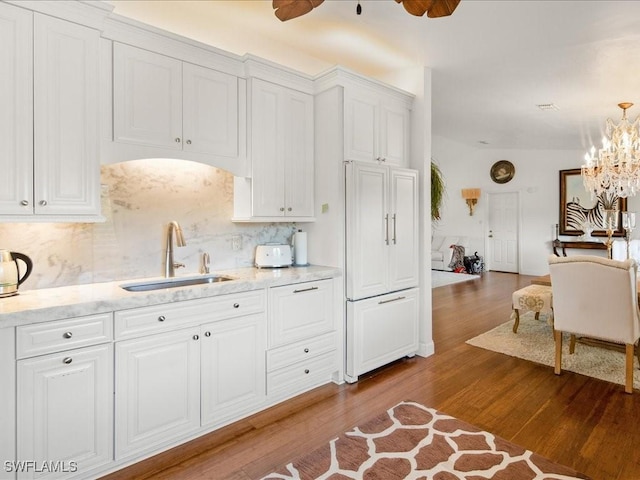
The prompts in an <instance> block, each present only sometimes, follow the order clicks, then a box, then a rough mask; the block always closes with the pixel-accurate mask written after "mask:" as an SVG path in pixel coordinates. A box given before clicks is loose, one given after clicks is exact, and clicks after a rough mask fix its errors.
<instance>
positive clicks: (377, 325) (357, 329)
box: [346, 288, 419, 382]
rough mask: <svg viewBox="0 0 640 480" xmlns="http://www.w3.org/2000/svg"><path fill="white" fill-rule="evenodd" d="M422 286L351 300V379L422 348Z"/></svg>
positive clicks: (349, 346)
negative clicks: (419, 299) (419, 290)
mask: <svg viewBox="0 0 640 480" xmlns="http://www.w3.org/2000/svg"><path fill="white" fill-rule="evenodd" d="M418 308H419V305H418V289H417V288H412V289H409V290H402V291H399V292H394V293H390V294H387V295H380V296H377V297H372V298H367V299H364V300H358V301H356V302H347V365H346V378H347V381H348V382H355V381H357V380H358V375H361V374H363V373H365V372H368V371H370V370H373V369H375V368H378V367H381V366H382V365H385V364H387V363H389V362H392V361H394V360H398V359H399V358H402V357H404V356H407V355H414V354H415V353H416V351H417V350H418V320H419V319H418Z"/></svg>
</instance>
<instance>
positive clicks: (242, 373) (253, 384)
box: [201, 313, 266, 426]
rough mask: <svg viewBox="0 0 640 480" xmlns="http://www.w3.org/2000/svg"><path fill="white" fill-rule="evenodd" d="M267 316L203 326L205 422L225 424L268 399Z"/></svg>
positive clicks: (203, 413) (203, 409)
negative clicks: (266, 378)
mask: <svg viewBox="0 0 640 480" xmlns="http://www.w3.org/2000/svg"><path fill="white" fill-rule="evenodd" d="M265 323H266V320H265V315H264V314H262V313H260V314H254V315H248V316H246V317H240V318H236V319H233V320H224V321H220V322H214V323H210V324H208V325H203V326H202V330H201V331H202V335H203V336H202V372H201V374H202V382H201V383H202V425H203V426H205V425H206V426H210V425H215V424H221V423H223V422H225V421H229V420H231V419H233V418H237V417H239V416H240V415H242V414H243V413H248V412H250V411H251V410H254V409H256V408H257V407H258V406H259V405H260V404H261V403H262V402H263V401H264V399H265V390H266V387H265V350H266V332H265Z"/></svg>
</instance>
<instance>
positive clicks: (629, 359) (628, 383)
mask: <svg viewBox="0 0 640 480" xmlns="http://www.w3.org/2000/svg"><path fill="white" fill-rule="evenodd" d="M626 347H627V348H626V354H627V355H626V364H625V385H624V391H625V392H627V393H633V354H634V351H633V345H632V344H630V343H627V344H626Z"/></svg>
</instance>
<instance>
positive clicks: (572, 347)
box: [569, 333, 576, 355]
mask: <svg viewBox="0 0 640 480" xmlns="http://www.w3.org/2000/svg"><path fill="white" fill-rule="evenodd" d="M575 351H576V336H575V335H574V334H573V333H572V334H571V341H570V342H569V353H570V354H572V355H573V354H574V353H575Z"/></svg>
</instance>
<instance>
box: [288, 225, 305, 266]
mask: <svg viewBox="0 0 640 480" xmlns="http://www.w3.org/2000/svg"><path fill="white" fill-rule="evenodd" d="M291 246H292V247H293V264H294V265H297V266H304V265H309V262H308V260H307V232H303V231H302V230H298V231H297V232H296V233H294V234H293V238H292V239H291Z"/></svg>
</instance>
